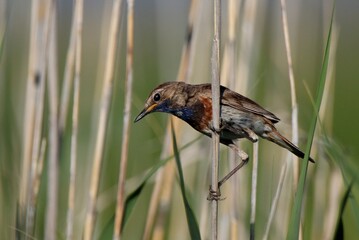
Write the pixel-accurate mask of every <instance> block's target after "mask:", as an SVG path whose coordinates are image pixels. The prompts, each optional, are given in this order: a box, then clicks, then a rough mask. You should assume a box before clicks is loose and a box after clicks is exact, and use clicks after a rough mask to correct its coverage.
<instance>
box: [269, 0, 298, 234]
mask: <svg viewBox="0 0 359 240" xmlns="http://www.w3.org/2000/svg"><path fill="white" fill-rule="evenodd" d="M280 3H281V10H282V11H281V13H282V24H283V33H284V42H285V49H286V56H287V62H288V74H289V83H290V93H291V104H292V142H293V143H294V144H295V145H298V138H299V137H298V136H299V134H298V104H297V97H296V91H295V80H294V72H293V63H292V54H291V47H290V39H289V30H288V17H287V6H286V1H285V0H280ZM290 155H291V157H290V158H291V159H289V158H288V159H289V160H290V161H292V162H291V163H289V162H288V161H287V162H285V164H284V165H283V166H282V169H281V174H280V177H279V181H278V186H277V189H276V193H275V197H274V199H273V201H272V204H271V208H270V214H269V218H268V222H267V224H266V230H265V233H264V237H263V239H267V238H268V234H269V229H270V226H271V225H272V221H273V218H274V214H275V211H276V210H277V206H278V201H279V196H280V193H281V191H282V187H283V183H284V181H285V176H287V174H286V172H284V171H287V170H288V168H287V165H290V164H292V165H293V191H294V192H295V191H296V189H297V183H298V176H299V161H298V158H297V157H296V156H295V155H293V154H290Z"/></svg>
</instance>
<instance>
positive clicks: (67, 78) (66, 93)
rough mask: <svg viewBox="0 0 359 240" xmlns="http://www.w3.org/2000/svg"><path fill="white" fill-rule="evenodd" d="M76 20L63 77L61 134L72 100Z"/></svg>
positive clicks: (73, 25)
mask: <svg viewBox="0 0 359 240" xmlns="http://www.w3.org/2000/svg"><path fill="white" fill-rule="evenodd" d="M77 2H78V1H76V2H75V11H76V7H77V4H78V3H77ZM76 21H77V17H76V15H74V17H73V21H72V25H71V33H70V42H69V46H68V49H67V55H66V63H65V71H64V79H63V83H62V90H61V102H60V112H59V132H60V134H61V135H62V134H63V131H64V129H65V125H66V119H67V109H68V105H69V101H70V91H71V84H72V74H73V70H74V66H75V54H76V49H75V48H76V41H77V40H76V35H77V34H76V27H77V26H76Z"/></svg>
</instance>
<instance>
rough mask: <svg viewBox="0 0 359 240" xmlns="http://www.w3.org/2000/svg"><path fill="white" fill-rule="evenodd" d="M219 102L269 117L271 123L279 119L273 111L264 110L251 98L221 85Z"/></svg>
mask: <svg viewBox="0 0 359 240" xmlns="http://www.w3.org/2000/svg"><path fill="white" fill-rule="evenodd" d="M221 95H222V96H221V97H222V99H221V102H222V104H223V105H227V106H230V107H232V108H234V109H238V110H240V111H246V112H251V113H254V114H258V115H261V116H263V117H265V118H267V119H269V120H270V121H271V122H272V123H277V122H279V121H280V119H279V118H278V117H277V116H275V115H274V114H273V113H271V112H269V111H267V110H265V109H264V108H263V107H261V106H260V105H258V104H257V103H256V102H254V101H252V100H251V99H249V98H247V97H245V96H243V95H241V94H239V93H236V92H234V91H231V90H230V89H228V88H226V87H223V86H221Z"/></svg>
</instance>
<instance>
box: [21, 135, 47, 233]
mask: <svg viewBox="0 0 359 240" xmlns="http://www.w3.org/2000/svg"><path fill="white" fill-rule="evenodd" d="M45 150H46V139H45V138H43V139H42V141H41V147H40V152H39V155H38V156H37V157H38V158H37V159H35V160H34V161H33V162H32V163H31V165H32V167H31V180H30V183H31V190H32V191H31V192H30V196H29V203H28V206H27V213H26V231H25V233H26V238H28V237H30V236H33V235H34V226H35V217H36V203H37V198H38V193H39V187H40V180H41V175H42V170H43V164H44V158H45Z"/></svg>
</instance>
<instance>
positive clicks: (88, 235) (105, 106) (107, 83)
mask: <svg viewBox="0 0 359 240" xmlns="http://www.w3.org/2000/svg"><path fill="white" fill-rule="evenodd" d="M121 2H122V1H121V0H114V2H113V7H112V13H111V22H110V26H109V37H108V48H107V53H106V60H105V61H106V62H105V74H104V84H103V89H102V97H101V108H100V116H99V123H98V128H97V138H96V145H95V153H94V159H93V166H92V174H91V183H90V193H89V203H88V209H87V213H86V220H85V227H84V239H85V240H90V239H92V235H93V229H94V224H95V215H96V198H97V192H98V186H99V180H100V172H101V171H100V170H101V163H102V154H103V147H104V143H105V133H106V128H107V120H108V113H109V110H110V101H111V95H112V86H113V72H114V71H113V70H114V65H115V53H116V43H117V42H118V41H117V38H118V30H119V19H120V6H121Z"/></svg>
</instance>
